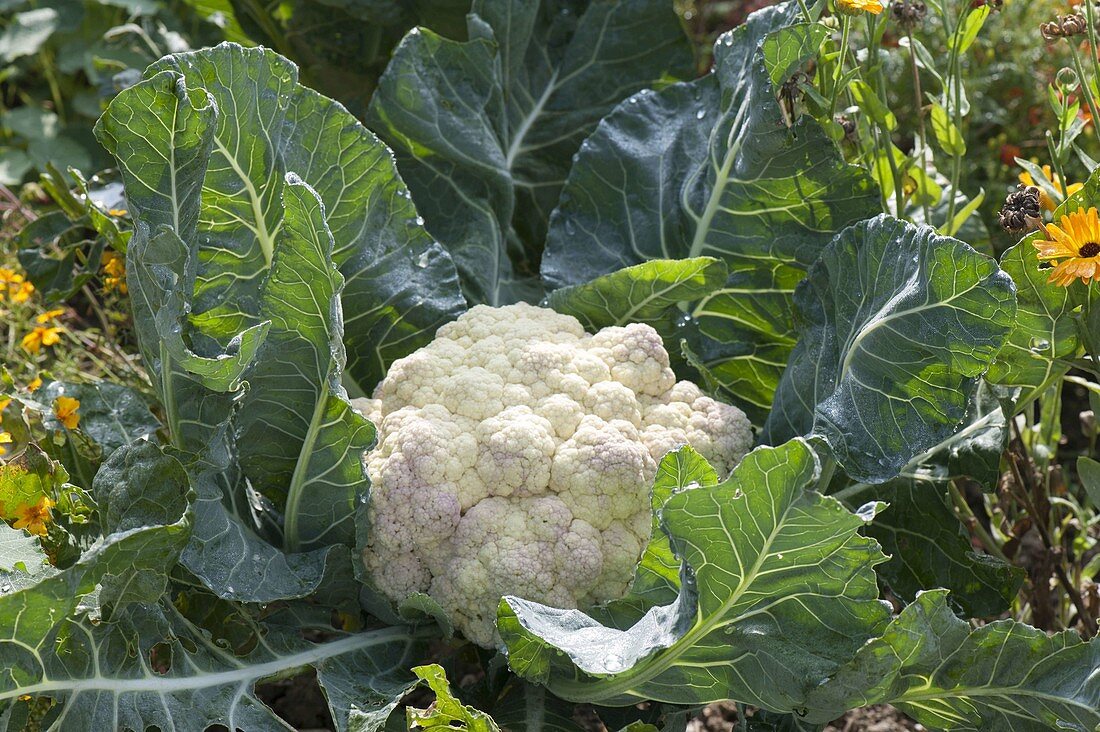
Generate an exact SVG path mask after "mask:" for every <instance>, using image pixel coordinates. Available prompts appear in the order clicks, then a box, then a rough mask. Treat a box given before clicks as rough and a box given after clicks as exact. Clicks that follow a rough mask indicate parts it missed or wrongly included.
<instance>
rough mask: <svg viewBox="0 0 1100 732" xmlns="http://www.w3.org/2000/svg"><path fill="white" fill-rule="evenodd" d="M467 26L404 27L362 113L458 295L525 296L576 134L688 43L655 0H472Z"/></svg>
mask: <svg viewBox="0 0 1100 732" xmlns="http://www.w3.org/2000/svg"><path fill="white" fill-rule="evenodd" d="M469 37H470V40H469V41H468V42H465V43H460V42H456V41H451V40H448V39H446V38H444V37H442V36H440V35H437V34H436V33H433V32H431V31H429V30H426V29H416V30H414V31H413V32H412V33H410V34H409V35H408V36H406V37H405V39H404V40H403V41H402V42H401V44H400V45H399V46H398V47H397V50H396V51H395V52H394V56H393V60H392V61H391V62H390V65H389V67H388V68H387V70H386V73H385V74H384V75H383V77H382V79H381V81H380V82H379V86H378V91H377V93H376V94H375V96H374V98H373V100H372V101H371V106H370V112H369V117H368V118H369V120H370V123H371V126H372V127H373V129H375V130H376V131H377V132H378V133H379V135H381V136H382V138H383V139H385V140H386V141H387V142H388V143H390V145H391V146H392V147H393V148H394V150H395V151H396V152H397V156H398V165H399V166H400V169H401V173H402V175H403V176H404V177H405V179H406V180H407V181H408V182H409V187H410V188H411V189H412V191H413V194H414V196H415V197H416V200H417V204H418V206H419V207H420V209H421V211H422V212H423V214H424V217H425V218H426V219H427V221H428V227H429V229H430V230H431V232H432V233H433V234H435V235H436V236H437V237H439V240H440V241H442V242H443V244H444V245H445V246H446V247H447V249H448V250H449V251H450V252H451V253H452V255H453V256H454V257H455V261H456V263H457V265H458V267H459V270H460V271H461V273H462V277H463V285H464V287H465V290H466V292H467V293H468V294H469V296H470V297H471V299H473V300H476V301H479V302H488V303H491V304H505V303H508V302H514V301H515V300H517V299H532V298H536V299H537V297H536V296H537V293H538V284H537V281H536V279H535V275H536V273H537V270H538V258H539V254H540V253H541V251H542V246H543V240H544V238H545V235H546V225H547V220H548V219H549V216H550V211H551V210H552V209H553V207H554V206H555V204H556V203H557V200H558V193H559V191H560V190H561V186H562V183H563V182H564V181H565V177H566V174H567V173H568V171H569V167H570V165H571V159H572V156H573V154H574V153H576V152H577V150H578V149H579V148H580V147H581V141H582V140H583V139H584V137H585V136H586V135H587V134H588V133H589V132H591V131H592V129H593V128H595V127H596V124H597V123H598V122H599V121H600V119H601V118H602V117H603V116H604V115H605V114H606V113H607V112H608V111H610V110H611V108H612V107H613V106H614V105H615V104H617V103H618V102H620V101H621V100H622V99H624V98H625V97H627V96H629V95H630V94H632V93H634V92H636V91H638V90H639V89H641V88H643V87H645V86H647V85H650V84H652V83H654V82H655V81H657V80H659V79H662V78H665V77H669V76H671V77H674V78H683V77H685V76H687V75H689V74H690V73H691V54H690V51H689V47H688V44H687V39H686V37H685V35H684V33H683V30H682V29H681V26H680V24H679V22H678V20H677V18H676V16H675V13H674V12H673V8H672V6H671V5H670V4H669V3H668V2H665V0H630V1H629V2H628V1H626V0H610V1H606V2H590V1H581V2H573V1H570V0H537V1H535V0H476V1H475V2H474V3H473V9H472V15H471V17H470V20H469Z"/></svg>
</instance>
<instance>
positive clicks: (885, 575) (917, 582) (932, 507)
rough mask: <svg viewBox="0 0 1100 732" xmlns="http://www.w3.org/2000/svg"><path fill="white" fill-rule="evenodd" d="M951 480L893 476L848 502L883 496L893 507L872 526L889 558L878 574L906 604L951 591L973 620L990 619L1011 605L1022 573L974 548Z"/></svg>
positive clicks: (867, 487) (954, 601) (871, 531)
mask: <svg viewBox="0 0 1100 732" xmlns="http://www.w3.org/2000/svg"><path fill="white" fill-rule="evenodd" d="M947 490H948V486H947V482H946V481H944V480H937V479H936V478H934V477H932V476H930V475H915V476H908V477H901V478H895V479H894V480H891V481H889V482H887V483H883V484H881V485H864V486H863V490H861V491H859V492H853V493H848V494H847V498H848V501H849V505H851V504H852V503H855V504H859V503H860V502H862V501H868V500H872V499H874V500H879V501H883V502H885V503H887V504H888V505H889V508H888V509H887V510H886V511H883V512H882V513H881V514H880V515H879V516H878V517H876V518H875V521H874V523H872V524H870V525H868V527H867V535H868V536H872V537H874V538H875V539H877V540H878V541H879V543H881V544H882V550H883V551H884V552H886V553H887V554H888V555H890V561H888V562H886V563H884V564H883V565H882V566H880V567H879V568H878V574H879V578H880V579H881V580H882V581H883V583H884V584H885V585H886V586H887V587H889V588H890V590H891V592H893V594H894V595H895V596H896V597H897V598H898V599H900V600H902V601H903V602H912V601H913V600H914V599H915V598H916V597H917V595H918V594H920V593H921V592H922V591H924V590H932V589H937V588H941V587H942V588H946V589H948V590H951V594H950V596H949V598H948V599H949V600H950V602H951V604H952V605H953V606H954V607H955V608H957V609H958V610H959V611H960V612H962V613H965V615H966V617H969V618H988V617H995V616H997V615H1000V614H1001V613H1003V612H1005V611H1006V610H1008V609H1009V607H1010V606H1011V604H1012V600H1013V599H1014V598H1015V597H1016V594H1017V592H1019V590H1020V585H1021V584H1023V581H1024V571H1023V570H1022V569H1020V568H1018V567H1014V566H1012V565H1011V564H1008V563H1007V562H1005V561H1004V560H1002V559H997V558H996V557H993V556H990V555H988V554H981V553H979V552H977V551H975V549H974V547H973V545H972V544H971V541H970V532H969V531H968V530H967V528H966V526H965V525H963V523H962V521H960V520H959V517H958V515H957V514H956V513H955V511H954V509H953V508H952V505H951V501H950V500H949V498H948V496H947Z"/></svg>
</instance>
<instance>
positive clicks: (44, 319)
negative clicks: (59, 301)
mask: <svg viewBox="0 0 1100 732" xmlns="http://www.w3.org/2000/svg"><path fill="white" fill-rule="evenodd" d="M64 314H65V308H56V309H54V310H47V311H46V312H44V313H42V314H41V315H39V316H38V317H36V318H35V319H34V322H36V323H41V324H42V325H45V324H46V323H48V322H50V321H51V320H53V319H54V318H60V317H61V316H62V315H64Z"/></svg>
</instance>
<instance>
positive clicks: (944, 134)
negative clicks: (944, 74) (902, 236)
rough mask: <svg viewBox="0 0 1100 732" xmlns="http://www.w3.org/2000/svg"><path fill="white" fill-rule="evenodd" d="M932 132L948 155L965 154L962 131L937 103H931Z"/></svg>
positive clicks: (960, 155)
mask: <svg viewBox="0 0 1100 732" xmlns="http://www.w3.org/2000/svg"><path fill="white" fill-rule="evenodd" d="M931 118H932V133H933V134H935V136H936V142H938V143H939V144H940V147H941V148H943V151H944V152H945V153H947V154H948V155H957V156H959V157H962V156H963V155H966V140H964V139H963V135H962V131H960V130H959V128H958V127H956V126H955V123H954V122H953V121H952V120H951V117H950V116H949V115H948V114H947V110H946V109H944V108H943V107H941V106H940V105H938V104H933V105H932V114H931ZM948 236H950V234H948Z"/></svg>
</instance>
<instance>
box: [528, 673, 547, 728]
mask: <svg viewBox="0 0 1100 732" xmlns="http://www.w3.org/2000/svg"><path fill="white" fill-rule="evenodd" d="M525 701H526V707H527V710H526V711H527V714H526V717H527V732H540V730H542V727H543V724H544V723H545V720H546V689H545V687H542V686H538V685H537V684H530V685H528V687H527V698H526V700H525Z"/></svg>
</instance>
